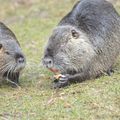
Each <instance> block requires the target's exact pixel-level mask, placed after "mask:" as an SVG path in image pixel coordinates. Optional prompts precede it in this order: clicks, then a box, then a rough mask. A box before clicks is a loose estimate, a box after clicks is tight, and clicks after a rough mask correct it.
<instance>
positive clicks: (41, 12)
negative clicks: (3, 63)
mask: <svg viewBox="0 0 120 120" xmlns="http://www.w3.org/2000/svg"><path fill="white" fill-rule="evenodd" d="M77 1H78V0H0V21H2V22H4V23H5V24H6V25H7V26H8V27H9V28H10V29H11V30H12V31H13V32H14V33H15V35H16V37H17V39H18V41H19V42H20V44H21V47H22V49H23V52H24V54H25V56H26V58H27V66H26V68H25V70H24V71H23V73H22V76H21V78H20V84H21V89H13V88H11V87H10V86H8V85H6V84H5V85H0V120H63V119H64V120H119V118H120V97H119V96H120V76H119V73H120V62H118V64H117V67H118V69H119V70H118V71H117V72H116V73H115V74H114V75H113V76H112V77H108V76H104V77H101V78H100V79H98V80H95V81H94V80H91V81H86V82H84V83H80V84H75V85H72V86H70V87H68V88H66V89H62V90H53V89H51V84H52V83H51V76H53V74H52V73H50V72H49V71H48V70H46V69H44V68H43V66H42V65H41V59H42V55H43V51H44V47H45V45H46V42H47V40H48V38H49V36H50V34H51V32H52V30H53V28H54V27H55V26H56V25H57V24H58V23H59V21H60V20H61V19H62V18H63V16H65V15H66V14H67V13H68V12H69V11H70V10H71V9H72V7H73V6H74V4H75V3H76V2H77ZM108 1H110V2H111V3H113V5H114V6H115V8H116V10H117V11H118V12H119V13H120V0H108Z"/></svg>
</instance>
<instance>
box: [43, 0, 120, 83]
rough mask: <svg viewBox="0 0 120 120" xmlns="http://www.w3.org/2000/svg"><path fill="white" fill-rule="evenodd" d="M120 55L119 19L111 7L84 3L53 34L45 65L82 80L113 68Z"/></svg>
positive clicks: (100, 0) (96, 0)
mask: <svg viewBox="0 0 120 120" xmlns="http://www.w3.org/2000/svg"><path fill="white" fill-rule="evenodd" d="M119 53H120V16H119V15H118V13H117V12H116V10H115V9H114V7H113V6H112V4H111V3H109V2H107V1H105V0H81V1H80V2H78V3H77V4H76V5H75V6H74V7H73V9H72V11H71V12H69V13H68V14H67V15H66V16H65V17H64V18H63V19H62V20H61V21H60V23H59V24H58V26H57V27H56V29H55V30H54V31H53V33H52V35H51V37H50V39H49V41H48V44H47V47H46V49H45V55H44V61H43V62H44V64H45V66H47V67H48V68H50V69H52V68H54V69H58V70H59V71H60V72H61V73H63V74H70V75H71V74H72V75H73V76H72V77H69V78H70V80H72V81H74V80H76V79H77V80H78V78H79V81H83V80H85V79H90V78H95V77H97V76H99V75H101V74H102V73H103V72H107V71H109V70H110V69H112V66H113V64H114V63H115V61H116V59H117V57H118V55H119ZM46 61H47V62H46ZM48 61H50V62H48ZM76 76H78V77H76Z"/></svg>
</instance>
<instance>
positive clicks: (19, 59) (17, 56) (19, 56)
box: [15, 53, 25, 63]
mask: <svg viewBox="0 0 120 120" xmlns="http://www.w3.org/2000/svg"><path fill="white" fill-rule="evenodd" d="M15 59H16V61H17V63H24V62H25V58H24V56H23V55H22V54H20V53H16V54H15Z"/></svg>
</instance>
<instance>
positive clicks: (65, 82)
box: [53, 75, 69, 89]
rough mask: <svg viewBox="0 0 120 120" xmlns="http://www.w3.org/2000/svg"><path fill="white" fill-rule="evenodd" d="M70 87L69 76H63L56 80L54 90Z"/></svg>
mask: <svg viewBox="0 0 120 120" xmlns="http://www.w3.org/2000/svg"><path fill="white" fill-rule="evenodd" d="M67 85H69V75H61V76H60V77H59V78H58V79H55V80H54V85H53V88H54V89H56V88H62V87H65V86H67Z"/></svg>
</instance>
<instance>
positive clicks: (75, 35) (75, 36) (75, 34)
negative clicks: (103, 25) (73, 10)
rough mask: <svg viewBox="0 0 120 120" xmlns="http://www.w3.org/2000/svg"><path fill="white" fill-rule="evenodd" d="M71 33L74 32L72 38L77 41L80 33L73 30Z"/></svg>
mask: <svg viewBox="0 0 120 120" xmlns="http://www.w3.org/2000/svg"><path fill="white" fill-rule="evenodd" d="M71 32H72V36H73V37H74V38H75V39H77V38H79V33H78V32H77V31H75V30H72V31H71Z"/></svg>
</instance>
